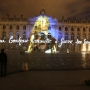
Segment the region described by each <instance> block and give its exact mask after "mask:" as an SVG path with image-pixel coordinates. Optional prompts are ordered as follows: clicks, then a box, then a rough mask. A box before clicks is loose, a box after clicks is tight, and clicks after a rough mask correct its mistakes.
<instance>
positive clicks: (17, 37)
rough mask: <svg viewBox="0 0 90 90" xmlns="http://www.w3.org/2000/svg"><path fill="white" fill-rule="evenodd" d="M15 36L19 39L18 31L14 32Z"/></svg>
mask: <svg viewBox="0 0 90 90" xmlns="http://www.w3.org/2000/svg"><path fill="white" fill-rule="evenodd" d="M16 38H17V39H19V31H17V32H16Z"/></svg>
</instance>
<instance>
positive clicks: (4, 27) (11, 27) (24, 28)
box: [3, 25, 26, 30]
mask: <svg viewBox="0 0 90 90" xmlns="http://www.w3.org/2000/svg"><path fill="white" fill-rule="evenodd" d="M19 28H20V27H19V25H17V26H16V29H17V30H18V29H19ZM3 29H6V25H3ZM9 29H13V26H12V25H10V26H9ZM23 30H26V26H25V25H24V26H23Z"/></svg>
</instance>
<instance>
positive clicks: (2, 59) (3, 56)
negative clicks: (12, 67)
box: [0, 49, 7, 76]
mask: <svg viewBox="0 0 90 90" xmlns="http://www.w3.org/2000/svg"><path fill="white" fill-rule="evenodd" d="M0 62H1V76H6V75H7V55H6V53H4V49H1V53H0Z"/></svg>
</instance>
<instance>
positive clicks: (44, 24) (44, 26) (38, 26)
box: [28, 16, 49, 52]
mask: <svg viewBox="0 0 90 90" xmlns="http://www.w3.org/2000/svg"><path fill="white" fill-rule="evenodd" d="M48 27H49V20H48V18H47V17H46V16H40V17H39V18H38V19H37V20H36V22H35V24H34V27H33V28H32V30H31V32H30V34H31V35H30V44H29V47H28V52H32V51H33V47H34V43H33V40H34V33H37V34H39V33H41V32H42V33H44V34H45V35H47V34H48ZM40 39H41V38H40V37H38V39H37V40H40ZM38 45H39V43H38ZM39 47H40V48H41V49H42V48H44V49H45V47H46V45H44V46H42V45H41V46H39Z"/></svg>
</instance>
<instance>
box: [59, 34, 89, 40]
mask: <svg viewBox="0 0 90 90" xmlns="http://www.w3.org/2000/svg"><path fill="white" fill-rule="evenodd" d="M61 38H62V35H61V34H60V35H59V37H58V41H60V40H61ZM64 39H65V40H68V39H69V35H68V34H65V36H64ZM74 39H75V35H74V34H71V40H74ZM77 39H79V40H80V34H77ZM83 39H86V34H83ZM88 39H89V40H90V34H89V36H88Z"/></svg>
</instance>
